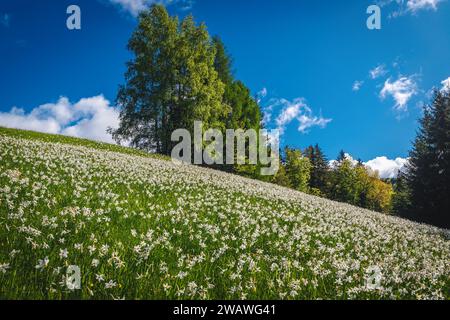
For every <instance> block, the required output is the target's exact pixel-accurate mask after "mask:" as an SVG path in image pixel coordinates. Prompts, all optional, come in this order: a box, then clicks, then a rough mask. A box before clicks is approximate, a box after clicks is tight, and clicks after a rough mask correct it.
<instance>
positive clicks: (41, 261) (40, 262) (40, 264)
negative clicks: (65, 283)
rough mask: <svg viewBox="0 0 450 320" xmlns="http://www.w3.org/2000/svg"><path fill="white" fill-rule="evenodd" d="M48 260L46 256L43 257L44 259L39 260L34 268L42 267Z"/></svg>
mask: <svg viewBox="0 0 450 320" xmlns="http://www.w3.org/2000/svg"><path fill="white" fill-rule="evenodd" d="M49 261H50V260H49V259H48V257H45V258H44V259H42V260H39V261H38V264H37V265H36V269H44V268H45V267H46V266H47V265H48V263H49Z"/></svg>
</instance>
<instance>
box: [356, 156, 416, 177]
mask: <svg viewBox="0 0 450 320" xmlns="http://www.w3.org/2000/svg"><path fill="white" fill-rule="evenodd" d="M407 163H408V160H407V159H404V158H397V159H395V160H390V159H388V158H387V157H384V156H383V157H377V158H375V159H373V160H370V161H367V162H365V163H364V165H365V166H367V167H369V168H371V169H372V170H373V171H377V172H378V175H379V176H380V178H383V179H387V178H396V177H397V175H398V172H399V171H400V170H401V169H402V168H403V167H404V166H405V165H406V164H407Z"/></svg>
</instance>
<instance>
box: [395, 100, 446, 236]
mask: <svg viewBox="0 0 450 320" xmlns="http://www.w3.org/2000/svg"><path fill="white" fill-rule="evenodd" d="M406 179H407V181H408V186H409V189H410V191H411V210H409V211H407V212H402V213H401V215H402V216H404V217H408V218H411V219H414V220H418V221H421V222H426V223H431V224H434V225H437V226H440V227H445V228H449V227H450V197H449V194H450V92H436V93H435V97H434V100H433V103H432V104H431V105H430V106H427V107H426V108H425V110H424V115H423V118H422V119H421V120H420V129H419V132H418V133H417V137H416V140H415V142H414V146H413V149H412V151H411V152H410V160H409V165H408V167H407V170H406Z"/></svg>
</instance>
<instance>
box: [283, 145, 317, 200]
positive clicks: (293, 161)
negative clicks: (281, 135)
mask: <svg viewBox="0 0 450 320" xmlns="http://www.w3.org/2000/svg"><path fill="white" fill-rule="evenodd" d="M285 153H286V175H287V177H288V179H289V182H290V186H291V187H292V188H294V189H295V190H298V191H302V192H307V191H308V190H309V180H310V178H311V162H310V161H309V159H308V158H306V157H304V156H303V154H302V152H301V151H300V150H295V149H290V148H288V147H286V149H285Z"/></svg>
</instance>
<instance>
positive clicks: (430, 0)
mask: <svg viewBox="0 0 450 320" xmlns="http://www.w3.org/2000/svg"><path fill="white" fill-rule="evenodd" d="M441 1H442V0H408V1H407V2H406V7H407V10H408V11H411V12H413V13H415V12H417V11H419V10H423V9H432V10H437V5H438V3H439V2H441Z"/></svg>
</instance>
